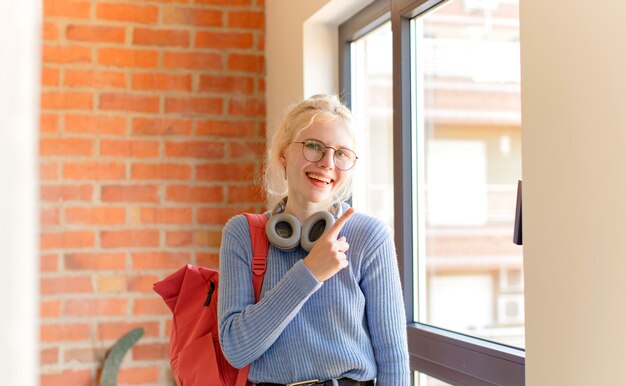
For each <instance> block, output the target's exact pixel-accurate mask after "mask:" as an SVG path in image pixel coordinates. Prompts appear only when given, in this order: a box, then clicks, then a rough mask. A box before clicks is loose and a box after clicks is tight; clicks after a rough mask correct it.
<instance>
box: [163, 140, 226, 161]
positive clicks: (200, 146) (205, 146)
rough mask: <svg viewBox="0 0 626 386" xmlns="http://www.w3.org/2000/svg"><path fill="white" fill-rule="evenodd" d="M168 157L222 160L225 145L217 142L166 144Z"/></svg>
mask: <svg viewBox="0 0 626 386" xmlns="http://www.w3.org/2000/svg"><path fill="white" fill-rule="evenodd" d="M165 155H166V156H167V157H194V158H211V159H215V158H222V157H223V156H224V144H223V143H221V142H216V141H180V142H173V141H168V142H165Z"/></svg>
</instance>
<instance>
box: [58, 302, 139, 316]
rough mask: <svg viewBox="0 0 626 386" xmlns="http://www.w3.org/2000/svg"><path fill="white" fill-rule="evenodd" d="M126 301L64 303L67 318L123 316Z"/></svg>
mask: <svg viewBox="0 0 626 386" xmlns="http://www.w3.org/2000/svg"><path fill="white" fill-rule="evenodd" d="M127 307H128V300H127V299H122V298H101V299H85V298H82V299H68V300H66V301H65V314H66V315H67V316H91V317H93V316H123V315H126V313H127V312H126V309H127Z"/></svg>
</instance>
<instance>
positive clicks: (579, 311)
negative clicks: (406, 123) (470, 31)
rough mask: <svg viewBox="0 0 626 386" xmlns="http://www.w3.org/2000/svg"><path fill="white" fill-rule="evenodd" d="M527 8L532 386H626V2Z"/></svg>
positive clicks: (533, 0)
mask: <svg viewBox="0 0 626 386" xmlns="http://www.w3.org/2000/svg"><path fill="white" fill-rule="evenodd" d="M520 3H521V8H520V11H521V43H522V126H523V136H522V150H523V153H522V158H523V178H524V192H523V194H524V198H523V199H524V206H523V209H524V269H525V281H526V348H527V355H526V383H527V384H528V385H533V386H539V385H546V386H548V385H550V386H552V385H624V384H626V376H625V375H624V369H623V362H624V346H625V344H626V278H625V276H626V97H625V96H626V44H625V42H626V23H625V22H624V15H626V2H624V1H622V0H598V1H595V2H593V3H589V2H584V1H571V0H551V1H545V0H522V1H520Z"/></svg>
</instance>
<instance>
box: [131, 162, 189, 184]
mask: <svg viewBox="0 0 626 386" xmlns="http://www.w3.org/2000/svg"><path fill="white" fill-rule="evenodd" d="M130 173H131V178H132V179H134V180H189V179H191V166H190V165H177V164H133V166H132V168H131V172H130Z"/></svg>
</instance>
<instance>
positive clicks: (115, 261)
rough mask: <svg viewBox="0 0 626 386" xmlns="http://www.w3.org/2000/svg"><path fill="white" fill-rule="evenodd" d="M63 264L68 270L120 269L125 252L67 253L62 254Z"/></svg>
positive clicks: (123, 266) (122, 265)
mask: <svg viewBox="0 0 626 386" xmlns="http://www.w3.org/2000/svg"><path fill="white" fill-rule="evenodd" d="M64 266H65V269H66V270H69V271H83V270H87V271H100V270H122V269H124V268H125V266H126V253H69V254H66V255H65V256H64Z"/></svg>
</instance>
